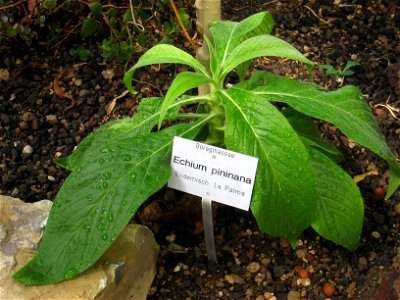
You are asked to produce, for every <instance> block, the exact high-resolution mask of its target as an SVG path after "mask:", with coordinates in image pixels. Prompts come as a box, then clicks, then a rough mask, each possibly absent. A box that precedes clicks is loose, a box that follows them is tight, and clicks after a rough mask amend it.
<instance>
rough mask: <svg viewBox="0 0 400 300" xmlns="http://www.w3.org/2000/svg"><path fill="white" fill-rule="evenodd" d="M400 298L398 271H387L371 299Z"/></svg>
mask: <svg viewBox="0 0 400 300" xmlns="http://www.w3.org/2000/svg"><path fill="white" fill-rule="evenodd" d="M398 299H400V273H399V272H397V271H393V270H392V271H387V272H386V273H385V274H384V276H383V278H382V280H381V283H380V284H379V286H378V288H377V289H376V292H375V294H374V296H373V297H372V298H371V300H398Z"/></svg>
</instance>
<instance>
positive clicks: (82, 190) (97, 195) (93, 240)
mask: <svg viewBox="0 0 400 300" xmlns="http://www.w3.org/2000/svg"><path fill="white" fill-rule="evenodd" d="M203 124H204V120H202V121H198V122H195V123H189V124H183V125H176V126H173V127H170V128H168V129H165V130H163V131H160V132H157V133H150V134H148V135H143V136H140V137H134V138H127V139H126V138H125V139H120V140H118V141H115V142H114V143H113V144H112V145H110V146H109V147H108V148H107V149H105V148H99V149H97V151H94V152H92V156H91V157H90V158H89V159H88V161H87V162H86V164H85V165H84V166H82V168H80V169H78V170H76V171H73V172H72V173H71V174H70V176H69V177H68V178H67V179H66V181H65V182H64V184H63V186H62V188H61V189H60V191H59V193H58V194H57V197H56V199H55V201H54V204H53V207H52V209H51V212H50V215H49V219H48V222H47V226H46V230H45V233H44V236H43V239H42V241H41V243H40V245H39V248H38V251H37V253H36V255H35V256H34V257H33V259H32V260H31V261H30V262H29V263H28V264H27V265H26V266H24V267H23V268H22V269H21V270H20V271H18V272H17V273H15V274H14V275H13V278H14V279H16V280H17V281H19V282H21V283H23V284H26V285H33V284H49V283H55V282H60V281H63V280H67V279H70V278H72V277H74V276H76V275H77V274H79V273H81V272H83V271H84V270H86V269H87V268H89V267H90V266H91V265H92V264H93V263H94V262H95V261H96V260H97V259H98V258H99V257H100V256H101V255H102V254H103V253H104V251H106V250H107V248H108V247H109V246H110V245H111V244H112V243H113V241H114V240H115V238H116V237H117V236H118V235H119V234H120V232H121V231H122V230H123V229H124V227H125V226H126V225H127V224H128V222H129V220H130V219H131V217H132V216H133V214H134V213H135V212H136V210H137V209H138V207H139V206H140V205H141V204H142V203H143V202H144V201H145V200H146V199H147V198H148V197H149V196H150V195H152V194H153V193H154V192H156V191H158V190H159V189H160V188H161V187H162V186H163V185H165V184H166V182H167V181H168V178H169V176H170V167H169V164H170V153H171V147H172V141H173V137H174V136H183V137H186V138H194V137H195V136H196V135H197V133H198V131H199V130H200V128H201V127H202V125H203Z"/></svg>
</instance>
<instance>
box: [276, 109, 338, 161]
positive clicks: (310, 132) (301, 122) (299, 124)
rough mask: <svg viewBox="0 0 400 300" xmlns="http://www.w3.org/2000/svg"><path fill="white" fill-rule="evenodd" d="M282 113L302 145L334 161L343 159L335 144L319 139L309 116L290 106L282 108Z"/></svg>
mask: <svg viewBox="0 0 400 300" xmlns="http://www.w3.org/2000/svg"><path fill="white" fill-rule="evenodd" d="M282 114H283V115H284V116H285V117H286V119H287V120H288V121H289V123H290V125H292V127H293V128H294V130H296V132H297V134H298V135H299V136H300V139H301V140H302V142H303V144H304V145H306V146H310V147H313V148H315V149H317V150H318V151H320V152H322V153H324V154H325V155H326V156H328V157H329V158H330V159H332V160H333V161H335V162H336V163H339V162H341V161H342V160H343V158H344V157H343V154H342V153H341V152H340V151H339V150H338V149H337V148H336V147H335V146H333V145H331V144H329V143H328V142H326V141H324V140H322V139H321V137H320V134H319V132H318V130H317V128H316V127H315V126H314V124H313V123H312V119H311V118H310V117H309V116H306V115H304V114H302V113H299V112H298V111H297V110H295V109H293V108H291V107H288V108H286V109H285V110H283V111H282Z"/></svg>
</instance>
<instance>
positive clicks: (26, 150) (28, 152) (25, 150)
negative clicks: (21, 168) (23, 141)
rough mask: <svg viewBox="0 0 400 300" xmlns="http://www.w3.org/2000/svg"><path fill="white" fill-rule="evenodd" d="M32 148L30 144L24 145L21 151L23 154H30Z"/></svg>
mask: <svg viewBox="0 0 400 300" xmlns="http://www.w3.org/2000/svg"><path fill="white" fill-rule="evenodd" d="M32 152H33V148H32V146H31V145H26V146H25V147H24V148H22V153H23V154H32Z"/></svg>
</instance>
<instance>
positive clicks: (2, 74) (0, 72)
mask: <svg viewBox="0 0 400 300" xmlns="http://www.w3.org/2000/svg"><path fill="white" fill-rule="evenodd" d="M8 80H10V72H9V71H8V70H7V69H0V81H8Z"/></svg>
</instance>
